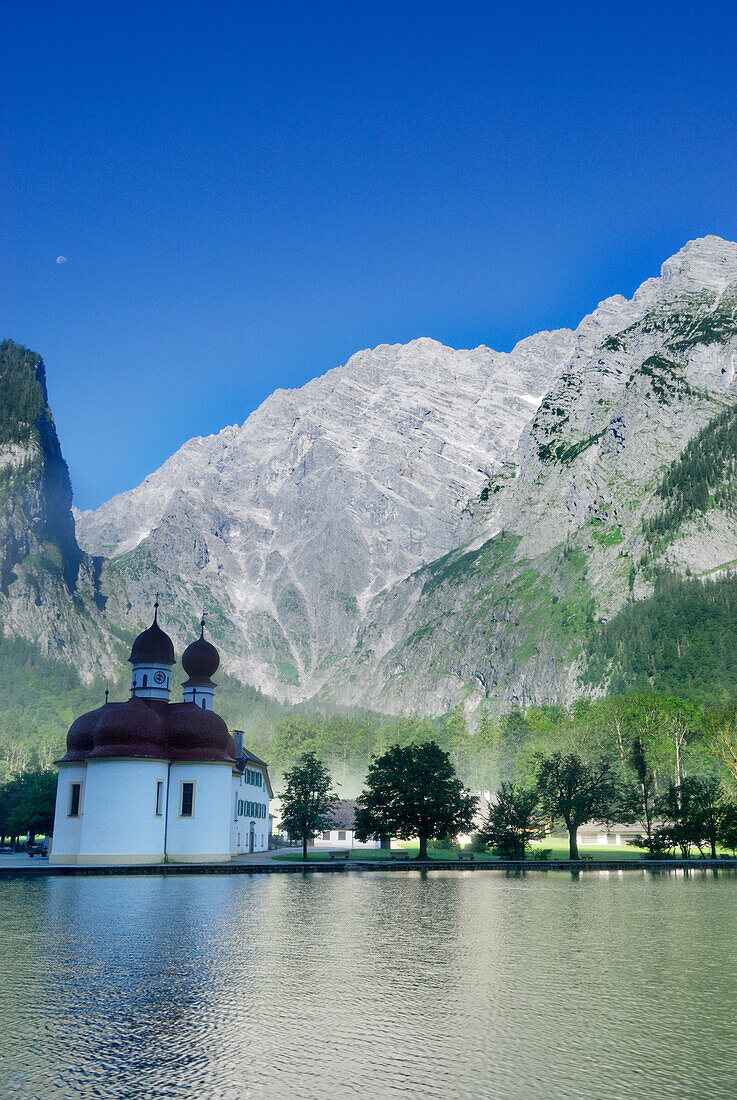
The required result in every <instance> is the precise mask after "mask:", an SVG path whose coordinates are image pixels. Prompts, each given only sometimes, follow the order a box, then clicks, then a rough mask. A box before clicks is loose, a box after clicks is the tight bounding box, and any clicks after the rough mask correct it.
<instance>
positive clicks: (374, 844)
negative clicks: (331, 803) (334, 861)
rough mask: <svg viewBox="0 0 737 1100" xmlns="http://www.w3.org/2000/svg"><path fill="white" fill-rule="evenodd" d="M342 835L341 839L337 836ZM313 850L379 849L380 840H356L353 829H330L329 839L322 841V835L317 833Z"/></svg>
mask: <svg viewBox="0 0 737 1100" xmlns="http://www.w3.org/2000/svg"><path fill="white" fill-rule="evenodd" d="M340 833H343V837H342V839H341V838H340V836H339V834H340ZM313 845H314V847H315V848H380V847H381V841H380V840H366V841H363V842H362V841H360V840H356V839H355V838H354V836H353V829H331V830H330V838H329V839H324V838H323V835H322V833H318V835H317V836H316V837H315V840H314V841H313Z"/></svg>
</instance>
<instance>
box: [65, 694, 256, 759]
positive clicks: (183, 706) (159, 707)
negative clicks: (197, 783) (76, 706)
mask: <svg viewBox="0 0 737 1100" xmlns="http://www.w3.org/2000/svg"><path fill="white" fill-rule="evenodd" d="M105 756H107V757H111V756H113V757H132V758H135V757H149V758H152V757H153V758H156V759H163V760H203V761H212V762H215V761H217V762H222V763H229V764H233V763H235V744H234V742H233V738H232V737H231V736H230V734H229V733H228V727H227V726H226V724H225V722H224V721H223V719H222V718H221V717H220V715H218V714H215V713H214V711H211V710H205V709H204V708H203V707H198V706H197V704H196V703H168V702H166V701H165V700H163V699H142V698H141V697H140V696H135V695H134V696H133V697H132V698H131V699H128V700H127V701H126V702H124V703H106V704H105V705H104V706H103V707H99V708H98V710H94V711H90V712H89V713H88V714H83V715H81V716H80V717H79V718H77V719H76V721H74V722H73V723H72V725H71V727H70V729H69V733H68V734H67V751H66V755H65V756H64V757H62V760H61V761H59V763H65V764H69V763H71V762H72V761H74V760H87V759H88V758H90V757H94V758H95V759H99V758H100V757H105Z"/></svg>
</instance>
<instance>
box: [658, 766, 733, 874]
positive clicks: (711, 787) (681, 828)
mask: <svg viewBox="0 0 737 1100" xmlns="http://www.w3.org/2000/svg"><path fill="white" fill-rule="evenodd" d="M658 810H659V813H660V815H661V817H662V818H663V824H662V825H661V826H660V827H659V828H658V829H657V830H656V832H655V840H654V844H653V851H672V852H679V853H680V855H681V857H682V858H683V859H688V858H689V856H690V855H691V849H692V848H693V847H696V848H698V849H699V852H700V853H701V855H705V854H706V853H705V851H704V849H705V848H708V853H709V855H710V856H711V858H712V859H716V858H717V844H718V843H720V842H721V841H722V835H723V833H724V835H725V836H726V838H727V841H729V840H731V839H733V829H734V823H735V812H736V811H735V805H734V803H731V802H729V801H728V800H726V799H725V797H724V790H723V786H722V783H721V780H719V779H718V778H717V777H715V776H705V777H703V776H690V777H688V778H686V779H684V780H683V782H682V783H681V784H680V785H679V786H675V785H674V784H671V785H670V787H669V788H668V791H667V793H666V795H665V796H664V798H662V799H661V800H660V804H659V806H658Z"/></svg>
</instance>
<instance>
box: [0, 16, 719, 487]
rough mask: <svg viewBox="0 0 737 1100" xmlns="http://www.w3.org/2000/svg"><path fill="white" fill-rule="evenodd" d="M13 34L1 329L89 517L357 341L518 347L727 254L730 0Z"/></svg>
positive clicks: (119, 21) (127, 21)
mask: <svg viewBox="0 0 737 1100" xmlns="http://www.w3.org/2000/svg"><path fill="white" fill-rule="evenodd" d="M1 22H2V28H3V41H4V45H5V48H4V51H3V55H4V56H3V63H2V66H0V71H1V73H2V75H1V76H0V80H1V81H2V84H1V86H0V127H1V133H0V138H1V139H2V140H1V141H0V158H1V160H0V170H1V171H2V180H3V192H4V196H5V197H4V201H3V203H2V215H1V216H2V222H3V231H2V249H1V256H0V290H2V294H0V322H1V323H0V338H2V337H4V336H9V337H11V338H13V339H15V340H18V341H20V342H22V343H25V344H27V345H28V346H30V347H32V348H33V349H34V350H36V351H38V352H40V353H41V354H42V355H43V357H44V359H45V361H46V365H47V372H48V381H49V393H50V398H51V402H52V407H53V411H54V415H55V418H56V422H57V427H58V429H59V434H60V436H61V441H62V447H63V450H64V453H65V456H66V458H67V461H68V462H69V466H70V469H71V473H72V480H73V483H74V487H75V500H76V503H77V504H78V505H79V506H80V507H91V506H95V505H97V504H99V503H101V502H102V501H103V500H105V499H106V498H107V497H109V496H111V495H112V494H113V493H115V492H118V491H120V490H122V489H125V488H129V487H132V486H133V485H135V484H137V483H138V482H139V481H140V480H141V479H142V478H143V477H144V476H145V475H146V474H147V473H149V472H150V471H151V470H153V469H155V468H156V467H157V466H158V465H160V464H161V462H163V461H164V460H165V459H166V458H167V457H168V456H169V455H170V454H171V453H173V451H174V450H175V449H176V448H177V447H178V446H179V445H181V444H182V443H183V442H184V441H185V440H186V439H188V438H190V437H191V436H193V435H199V434H208V433H210V432H214V431H217V430H219V429H220V428H221V427H223V426H224V425H226V424H232V423H236V422H242V421H243V420H244V419H245V418H246V416H247V415H248V414H249V412H251V411H252V410H253V409H254V408H255V407H256V406H257V405H258V404H259V403H260V402H261V401H262V400H263V399H264V398H265V397H267V396H268V394H269V393H270V392H271V391H272V390H274V389H275V388H277V387H279V386H299V385H301V384H303V383H304V382H305V381H307V380H308V379H309V378H311V377H314V376H315V375H317V374H321V373H323V372H324V371H325V370H328V369H330V368H331V367H333V366H336V365H338V364H339V363H343V362H345V361H346V360H347V359H348V358H349V356H350V355H351V354H352V353H353V352H354V351H356V350H358V349H360V348H363V347H368V346H373V345H376V344H379V343H395V342H399V341H401V342H405V341H407V340H410V339H412V338H414V337H416V336H433V337H435V338H436V339H438V340H442V341H443V342H445V343H447V344H450V345H452V346H456V347H469V346H475V345H477V344H480V343H486V344H489V345H490V346H492V347H497V348H500V349H508V348H509V347H511V346H512V345H513V344H514V343H515V342H516V340H518V339H520V338H522V337H524V336H526V335H529V334H530V333H532V332H535V331H538V330H539V329H542V328H552V327H558V326H561V325H575V324H576V323H577V322H578V321H579V320H580V318H581V316H582V315H583V314H584V313H586V312H588V311H589V310H590V309H592V308H593V307H595V306H596V304H597V302H599V301H600V300H601V299H602V298H604V297H606V296H607V295H609V294H612V293H624V294H631V293H632V292H633V291H634V289H635V288H636V287H637V286H638V285H639V283H640V282H642V280H643V279H645V278H647V277H648V276H649V275H652V274H656V273H657V271H658V269H659V266H660V264H661V263H662V261H663V260H664V259H666V258H667V257H668V256H669V255H671V254H672V253H673V252H675V251H677V250H678V248H680V247H681V246H682V245H683V244H684V243H685V242H686V241H687V240H688V239H690V238H693V237H696V236H701V235H703V234H705V233H717V234H719V235H720V236H724V237H729V238H732V239H735V238H737V208H736V204H735V180H737V141H735V135H736V133H737V130H736V127H735V123H736V121H737V118H736V116H737V96H736V95H735V85H736V80H735V77H736V76H737V64H736V59H737V34H736V31H737V9H736V8H735V6H734V5H733V4H726V3H725V4H719V3H709V2H708V0H707V2H702V3H700V4H696V3H678V2H677V0H672V2H670V3H659V2H647V3H642V2H639V3H628V2H620V3H616V4H598V3H591V2H590V0H588V2H587V3H573V2H572V3H555V2H552V0H551V2H548V3H543V2H540V3H526V2H524V0H523V2H521V3H520V2H515V3H513V4H509V3H506V4H502V3H493V2H491V0H488V2H486V3H482V2H472V3H469V2H463V0H460V2H459V0H455V2H453V3H444V2H443V3H440V2H433V0H423V2H421V3H420V2H418V3H414V2H402V0H392V2H390V3H385V2H383V0H376V2H371V3H362V2H360V0H354V2H350V0H342V2H340V3H333V2H322V0H311V2H309V3H301V2H292V0H270V2H269V3H267V4H257V3H247V2H240V3H236V2H235V0H233V2H231V0H227V2H225V0H208V2H207V3H205V2H197V3H194V2H190V0H177V2H176V3H174V2H168V0H167V2H161V0H146V2H145V3H143V2H141V3H139V2H134V0H128V2H121V3H117V4H113V3H112V2H108V0H103V2H100V0H96V2H93V3H87V2H82V0H65V2H64V3H62V2H55V0H54V2H51V0H49V2H45V3H34V2H33V0H31V2H29V0H25V2H24V3H16V2H15V0H5V2H4V4H3V8H2V19H1ZM58 255H64V256H66V257H67V261H68V262H67V263H66V264H61V265H59V264H57V263H56V262H55V261H56V257H57V256H58Z"/></svg>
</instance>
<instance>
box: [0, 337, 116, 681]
mask: <svg viewBox="0 0 737 1100" xmlns="http://www.w3.org/2000/svg"><path fill="white" fill-rule="evenodd" d="M71 506H72V488H71V484H70V481H69V471H68V469H67V465H66V463H65V461H64V459H63V457H62V453H61V447H60V445H59V440H58V437H57V434H56V429H55V427H54V421H53V418H52V416H51V410H50V409H49V405H48V399H47V394H46V375H45V371H44V365H43V361H42V360H41V358H40V356H38V355H36V354H34V353H33V352H31V351H28V349H27V348H24V347H23V346H22V345H20V344H15V343H13V342H12V341H11V340H5V341H3V342H2V343H0V610H1V611H2V624H3V635H4V636H5V637H6V638H24V639H26V640H28V641H31V642H33V643H35V644H36V645H37V647H38V649H39V651H40V652H41V654H43V655H44V656H50V657H54V658H57V657H60V656H61V657H63V658H64V659H65V660H68V661H73V662H75V663H77V664H78V665H79V667H80V670H81V671H82V673H83V676H84V677H85V678H87V679H91V678H92V676H93V674H94V672H95V671H101V672H103V671H108V669H109V667H110V660H109V655H110V648H111V647H110V641H109V639H108V637H107V632H106V630H105V629H104V627H103V626H102V623H101V618H100V605H101V602H102V598H101V596H100V593H99V589H98V585H97V574H98V571H99V567H98V564H97V563H95V562H94V561H93V560H92V559H91V558H90V557H89V556H88V555H87V554H84V553H83V552H82V551H81V550H80V548H79V546H78V544H77V540H76V538H75V533H74V520H73V517H72V512H71Z"/></svg>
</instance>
